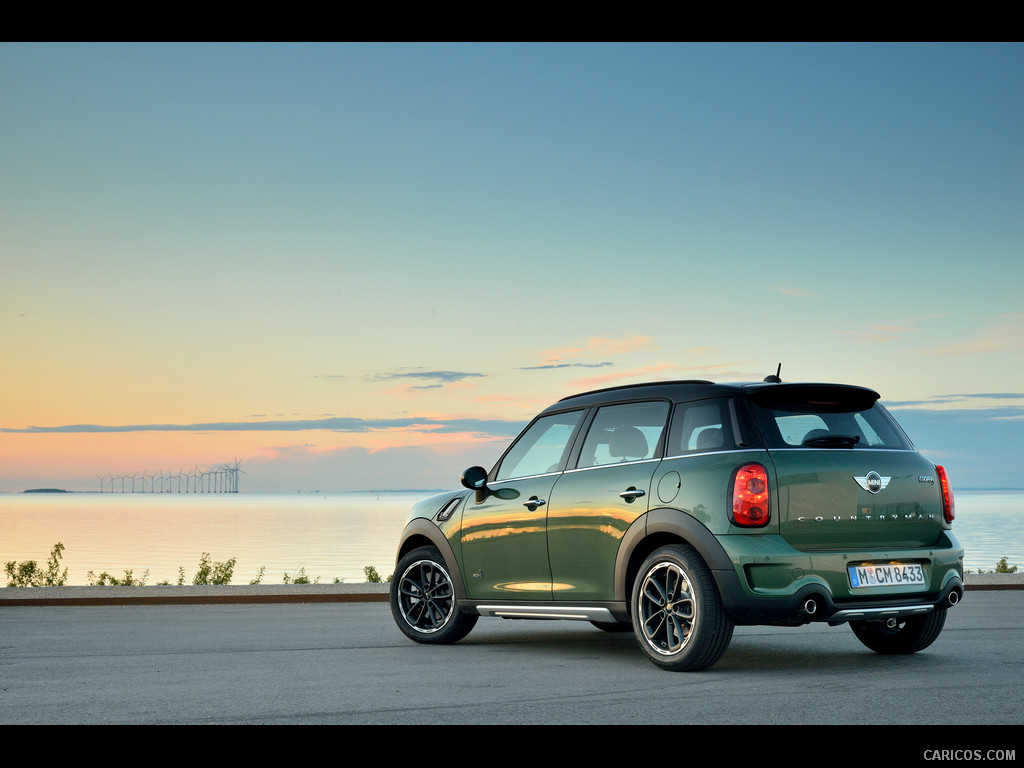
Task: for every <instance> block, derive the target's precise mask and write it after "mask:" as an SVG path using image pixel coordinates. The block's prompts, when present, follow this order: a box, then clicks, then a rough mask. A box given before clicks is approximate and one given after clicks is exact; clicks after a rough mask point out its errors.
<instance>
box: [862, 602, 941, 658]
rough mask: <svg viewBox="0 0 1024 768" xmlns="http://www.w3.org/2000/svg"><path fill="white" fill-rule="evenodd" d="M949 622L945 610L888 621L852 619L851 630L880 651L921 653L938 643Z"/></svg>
mask: <svg viewBox="0 0 1024 768" xmlns="http://www.w3.org/2000/svg"><path fill="white" fill-rule="evenodd" d="M945 623H946V612H945V611H944V610H942V611H932V612H931V613H926V614H924V615H923V616H908V617H906V618H903V619H889V620H888V621H851V622H850V629H852V630H853V634H855V635H856V636H857V639H858V640H860V641H861V642H862V643H864V645H866V646H867V647H868V648H870V649H871V650H872V651H875V652H876V653H917V652H918V651H921V650H924V649H925V648H927V647H928V646H929V645H931V644H932V643H934V642H935V639H936V638H937V637H938V636H939V633H940V632H942V627H943V626H944V625H945Z"/></svg>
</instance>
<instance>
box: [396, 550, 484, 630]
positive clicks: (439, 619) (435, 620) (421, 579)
mask: <svg viewBox="0 0 1024 768" xmlns="http://www.w3.org/2000/svg"><path fill="white" fill-rule="evenodd" d="M391 615H392V616H394V618H395V623H396V624H398V628H399V629H400V630H402V632H404V633H405V635H406V637H409V638H411V639H413V640H415V641H416V642H417V643H437V644H443V643H454V642H456V641H458V640H461V639H462V638H464V637H465V636H466V635H468V634H469V631H470V630H471V629H473V627H474V626H475V625H476V621H477V619H478V618H479V617H478V616H476V615H475V614H466V613H461V612H460V611H459V607H458V603H457V601H456V599H455V584H454V583H453V582H452V577H451V576H450V575H449V574H448V568H447V566H446V565H445V562H444V558H443V557H442V556H441V553H440V552H439V551H438V549H437V548H436V547H420V548H419V549H414V550H413V551H412V552H409V553H408V554H407V555H405V556H404V557H403V558H402V559H401V560H399V561H398V566H397V567H396V568H395V577H394V578H393V579H392V580H391Z"/></svg>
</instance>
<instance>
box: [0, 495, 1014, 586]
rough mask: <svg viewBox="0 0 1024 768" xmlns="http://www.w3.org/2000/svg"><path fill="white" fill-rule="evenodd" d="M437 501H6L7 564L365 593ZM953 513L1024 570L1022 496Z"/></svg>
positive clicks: (994, 553)
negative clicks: (414, 510) (413, 516)
mask: <svg viewBox="0 0 1024 768" xmlns="http://www.w3.org/2000/svg"><path fill="white" fill-rule="evenodd" d="M437 492H438V491H361V492H348V493H296V494H258V493H244V492H243V493H224V494H217V493H211V494H145V493H95V492H94V493H5V494H0V563H7V562H10V561H15V562H21V561H25V560H35V561H36V562H37V563H38V565H39V566H40V567H43V568H45V566H46V561H47V559H48V558H49V556H50V552H51V551H52V549H53V547H54V545H55V544H57V543H58V542H60V543H62V544H63V545H64V550H63V556H62V560H61V567H62V568H67V571H68V580H67V583H68V584H71V585H86V584H89V583H90V582H91V581H94V580H96V579H97V578H98V577H99V574H101V573H103V572H106V573H109V574H111V575H113V576H116V577H118V578H123V577H124V575H125V571H131V575H132V578H133V579H140V578H144V579H145V583H146V584H158V583H161V582H169V583H171V584H176V583H178V580H179V577H180V575H181V573H182V571H183V572H184V579H185V582H184V583H186V584H190V583H192V579H193V577H194V576H195V573H196V571H197V570H198V569H199V564H200V560H201V559H202V558H203V556H204V554H205V555H206V556H207V559H208V560H209V562H210V563H211V564H215V563H223V562H227V561H228V560H230V559H232V558H233V559H234V560H235V566H234V574H233V578H232V581H231V583H232V584H248V583H250V582H252V581H254V580H256V579H260V583H263V584H281V583H283V582H284V581H285V579H286V578H287V579H288V580H292V581H294V580H295V579H296V578H302V577H305V578H308V579H309V580H310V581H318V582H319V583H332V582H334V581H343V582H346V583H359V582H364V581H366V573H365V570H364V569H365V568H366V567H368V566H371V567H372V568H373V569H374V570H375V571H376V572H377V573H378V574H379V575H380V576H381V577H382V578H387V576H389V575H390V574H391V573H392V571H393V569H394V562H395V551H396V548H397V546H398V539H399V536H400V535H401V533H402V529H403V528H404V526H405V521H406V517H407V515H408V512H409V509H410V507H411V506H412V505H413V504H414V503H415V502H416V501H418V500H419V499H422V498H424V497H426V496H430V495H433V494H434V493H437ZM955 503H956V521H955V522H954V524H953V530H954V532H955V533H956V535H957V537H958V538H959V540H960V542H961V544H963V546H964V549H965V556H964V567H965V568H967V569H969V570H972V571H978V570H988V571H990V570H993V569H994V568H995V566H996V563H997V562H998V561H999V560H1000V558H1003V557H1005V558H1007V563H1008V564H1009V565H1011V566H1012V565H1017V566H1020V567H1021V568H1024V489H1021V490H960V491H957V493H956V498H955ZM90 572H91V575H90ZM5 585H6V576H5V575H0V586H5Z"/></svg>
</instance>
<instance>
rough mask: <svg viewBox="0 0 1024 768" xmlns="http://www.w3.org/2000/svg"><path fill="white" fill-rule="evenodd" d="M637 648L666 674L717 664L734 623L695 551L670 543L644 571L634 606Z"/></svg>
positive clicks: (652, 557) (635, 589)
mask: <svg viewBox="0 0 1024 768" xmlns="http://www.w3.org/2000/svg"><path fill="white" fill-rule="evenodd" d="M630 611H631V615H632V618H633V630H634V634H635V635H636V640H637V643H639V645H640V648H641V649H643V651H644V653H646V654H647V657H648V658H649V659H650V660H651V661H652V662H654V663H655V664H656V665H658V666H659V667H661V668H662V669H667V670H671V671H674V672H696V671H699V670H702V669H707V668H708V667H710V666H711V665H713V664H714V663H715V662H717V661H718V660H719V659H720V658H721V657H722V654H723V653H725V649H726V648H728V647H729V641H730V640H732V631H733V628H734V627H735V622H734V621H733V618H732V616H730V615H729V614H728V612H726V610H725V607H724V606H723V605H722V598H721V596H719V594H718V588H717V587H716V586H715V582H714V580H713V579H712V578H711V572H710V571H709V570H708V567H707V565H705V563H704V560H702V559H701V556H700V555H699V554H698V553H697V550H695V549H694V548H693V547H691V546H688V545H685V544H672V545H669V546H666V547H662V548H661V549H658V550H656V551H655V552H653V553H652V554H651V555H650V556H649V557H648V558H647V559H646V560H645V561H644V564H643V565H642V566H640V572H639V573H638V574H637V577H636V581H635V582H634V583H633V597H632V601H631V603H630Z"/></svg>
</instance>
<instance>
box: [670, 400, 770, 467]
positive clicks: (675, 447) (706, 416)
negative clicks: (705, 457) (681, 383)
mask: <svg viewBox="0 0 1024 768" xmlns="http://www.w3.org/2000/svg"><path fill="white" fill-rule="evenodd" d="M738 406H740V407H738ZM747 420H748V417H747V416H746V414H745V413H744V412H743V409H742V407H741V404H740V403H738V402H737V401H736V400H735V399H728V398H714V399H711V400H697V401H695V402H692V403H678V404H677V405H676V408H675V412H674V413H673V415H672V427H671V429H670V430H669V436H668V446H667V447H666V449H665V455H666V456H682V455H685V454H689V453H711V452H714V451H731V450H735V449H736V448H738V447H750V446H751V445H752V444H754V443H756V439H754V438H753V434H752V433H753V430H751V429H750V427H749V425H747V426H745V427H744V426H743V425H744V424H746V421H747ZM744 435H745V436H746V437H744Z"/></svg>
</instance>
